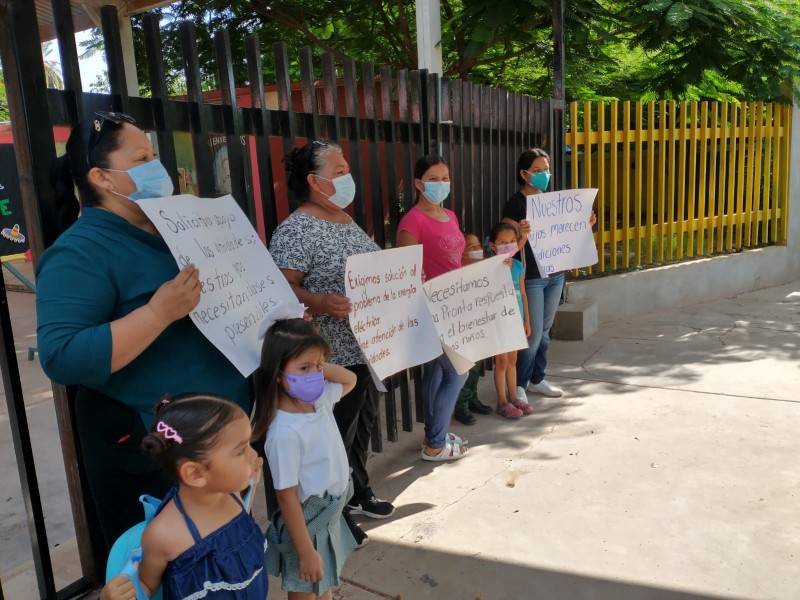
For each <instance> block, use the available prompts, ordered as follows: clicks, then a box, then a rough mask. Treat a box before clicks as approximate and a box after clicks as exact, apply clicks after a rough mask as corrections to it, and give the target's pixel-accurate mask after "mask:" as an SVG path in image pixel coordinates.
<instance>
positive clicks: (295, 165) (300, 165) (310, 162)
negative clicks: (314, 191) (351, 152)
mask: <svg viewBox="0 0 800 600" xmlns="http://www.w3.org/2000/svg"><path fill="white" fill-rule="evenodd" d="M331 150H334V151H336V152H338V153H339V154H341V153H342V149H341V147H340V146H339V145H338V144H335V143H333V142H329V141H327V140H316V141H313V142H311V143H310V144H306V145H305V146H298V147H296V148H293V149H292V150H291V151H290V152H289V153H288V154H287V155H286V156H284V157H283V164H284V168H285V169H286V185H287V187H288V188H289V189H290V190H291V191H292V193H293V194H294V198H295V200H296V201H297V202H305V201H306V200H308V195H309V193H310V191H311V189H310V187H309V185H308V176H309V175H310V174H311V173H319V172H320V171H321V170H322V169H323V168H324V167H325V162H326V161H327V154H328V152H330V151H331Z"/></svg>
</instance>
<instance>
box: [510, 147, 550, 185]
mask: <svg viewBox="0 0 800 600" xmlns="http://www.w3.org/2000/svg"><path fill="white" fill-rule="evenodd" d="M537 158H545V159H547V164H548V165H549V164H550V155H549V154H547V152H545V151H544V150H542V149H541V148H529V149H528V150H525V152H523V153H522V154H520V155H519V160H518V161H517V183H518V184H519V187H522V186H524V185H525V184H526V183H528V182H527V181H526V180H525V178H524V177H522V175H520V174H519V172H520V171H527V170H528V169H530V168H531V165H532V164H533V161H535V160H536V159H537Z"/></svg>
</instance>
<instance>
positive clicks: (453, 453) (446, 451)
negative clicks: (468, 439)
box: [421, 442, 467, 462]
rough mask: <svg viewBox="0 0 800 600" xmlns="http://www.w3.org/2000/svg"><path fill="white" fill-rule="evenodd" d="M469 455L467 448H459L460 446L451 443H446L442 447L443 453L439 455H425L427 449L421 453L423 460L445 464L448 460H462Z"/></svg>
mask: <svg viewBox="0 0 800 600" xmlns="http://www.w3.org/2000/svg"><path fill="white" fill-rule="evenodd" d="M466 453H467V449H466V448H465V447H462V446H459V445H458V444H451V443H450V442H447V443H445V445H444V446H442V451H441V452H439V454H434V455H433V456H431V455H430V454H426V453H425V449H424V448H423V449H422V451H421V455H422V460H430V461H433V462H444V461H446V460H458V459H459V458H462V457H463V456H464V455H465V454H466Z"/></svg>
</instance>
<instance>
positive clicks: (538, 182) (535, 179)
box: [525, 171, 550, 191]
mask: <svg viewBox="0 0 800 600" xmlns="http://www.w3.org/2000/svg"><path fill="white" fill-rule="evenodd" d="M525 172H526V173H528V174H529V175H530V176H531V178H530V179H529V181H530V184H531V185H532V186H533V187H534V188H536V189H537V190H542V191H545V190H546V189H547V186H548V185H550V171H540V172H538V173H531V172H530V171H525Z"/></svg>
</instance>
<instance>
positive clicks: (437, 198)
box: [422, 181, 450, 204]
mask: <svg viewBox="0 0 800 600" xmlns="http://www.w3.org/2000/svg"><path fill="white" fill-rule="evenodd" d="M423 183H424V184H425V191H424V192H422V193H423V194H425V197H426V198H427V199H428V200H429V201H431V202H433V203H434V204H441V203H442V202H444V201H445V198H447V197H448V196H449V195H450V182H449V181H424V182H423Z"/></svg>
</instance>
